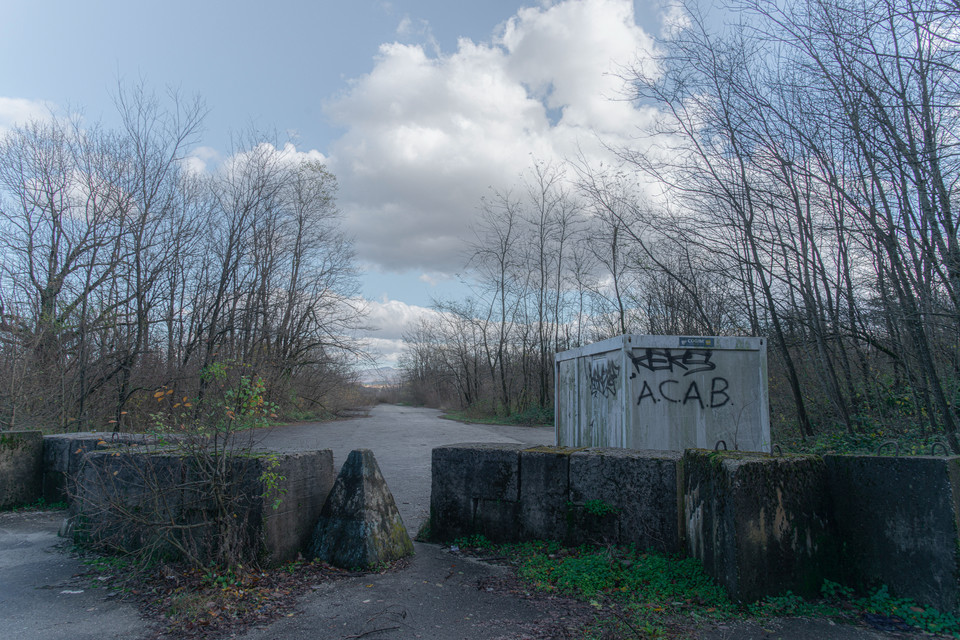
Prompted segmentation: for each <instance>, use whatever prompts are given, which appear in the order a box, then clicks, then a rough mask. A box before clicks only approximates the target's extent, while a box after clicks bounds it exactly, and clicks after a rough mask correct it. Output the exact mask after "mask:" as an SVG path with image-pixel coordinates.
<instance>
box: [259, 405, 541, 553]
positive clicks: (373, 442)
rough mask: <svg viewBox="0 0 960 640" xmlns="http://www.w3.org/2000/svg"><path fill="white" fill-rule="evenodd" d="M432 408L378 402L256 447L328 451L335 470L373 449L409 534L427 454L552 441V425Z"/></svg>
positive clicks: (422, 511)
mask: <svg viewBox="0 0 960 640" xmlns="http://www.w3.org/2000/svg"><path fill="white" fill-rule="evenodd" d="M441 415H442V414H441V412H440V411H437V410H435V409H420V408H414V407H401V406H396V405H386V404H381V405H377V406H376V407H374V408H373V409H372V410H371V411H370V414H369V416H368V417H366V418H356V419H351V420H339V421H335V422H321V423H304V424H297V425H289V426H285V427H279V428H273V429H268V430H265V431H263V432H261V433H259V434H257V442H258V446H260V447H263V448H265V449H270V450H273V451H281V452H292V451H313V450H316V449H332V450H333V463H334V468H335V469H337V470H339V469H340V465H342V464H343V462H344V461H345V460H346V459H347V455H348V454H349V453H350V452H351V451H352V450H354V449H370V450H371V451H373V455H374V457H375V458H376V459H377V464H378V465H379V466H380V471H381V472H382V473H383V477H384V479H385V480H386V481H387V486H388V487H390V491H391V492H392V493H393V497H394V500H395V501H396V503H397V507H398V508H399V509H400V516H401V517H402V518H403V523H404V524H405V525H406V527H407V531H409V532H410V535H411V536H413V535H415V534H416V532H417V530H418V529H419V527H420V525H421V524H422V523H423V522H424V521H425V520H426V519H427V517H428V516H429V514H430V452H431V450H432V449H433V448H434V447H438V446H441V445H445V444H457V443H464V442H513V443H516V442H519V443H523V444H529V445H539V444H553V442H554V431H553V427H512V426H500V425H487V424H464V423H462V422H455V421H453V420H443V419H441V418H440V416H441Z"/></svg>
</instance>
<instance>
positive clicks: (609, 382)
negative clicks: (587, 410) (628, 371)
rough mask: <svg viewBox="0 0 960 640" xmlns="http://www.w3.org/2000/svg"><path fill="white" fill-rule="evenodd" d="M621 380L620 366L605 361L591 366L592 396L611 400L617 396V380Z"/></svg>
mask: <svg viewBox="0 0 960 640" xmlns="http://www.w3.org/2000/svg"><path fill="white" fill-rule="evenodd" d="M619 378H620V365H619V364H617V363H616V362H610V361H609V360H604V361H602V362H594V363H593V364H592V365H591V366H590V395H592V396H594V397H596V396H603V397H604V398H609V397H610V396H614V397H616V395H617V380H618V379H619Z"/></svg>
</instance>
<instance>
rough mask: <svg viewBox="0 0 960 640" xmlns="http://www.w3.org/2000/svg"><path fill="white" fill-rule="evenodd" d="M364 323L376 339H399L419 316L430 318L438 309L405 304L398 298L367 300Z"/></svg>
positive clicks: (434, 315) (437, 312) (435, 314)
mask: <svg viewBox="0 0 960 640" xmlns="http://www.w3.org/2000/svg"><path fill="white" fill-rule="evenodd" d="M366 305H367V312H368V313H367V318H366V323H365V324H366V325H367V326H369V327H370V328H372V329H374V331H373V332H372V334H371V335H372V336H374V337H376V338H378V339H389V340H399V339H400V338H401V337H402V336H403V334H404V332H406V331H408V330H409V329H411V328H412V327H413V326H414V325H415V324H416V323H417V322H418V321H419V320H420V319H421V318H432V317H436V316H438V315H439V313H440V312H439V311H435V310H433V309H429V308H427V307H420V306H417V305H413V304H407V303H406V302H401V301H400V300H382V301H367V302H366Z"/></svg>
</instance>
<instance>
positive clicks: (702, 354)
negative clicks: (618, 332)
mask: <svg viewBox="0 0 960 640" xmlns="http://www.w3.org/2000/svg"><path fill="white" fill-rule="evenodd" d="M634 353H636V352H634ZM712 357H713V350H711V349H643V350H642V351H641V355H639V356H637V355H632V356H630V359H631V360H633V368H634V369H636V371H634V372H633V373H632V374H630V379H631V380H633V379H634V378H636V377H637V374H638V373H641V371H640V369H641V368H643V369H646V370H648V371H669V372H670V373H675V372H677V371H683V372H684V373H683V375H685V376H688V375H690V374H691V373H700V372H701V371H713V370H714V369H716V368H717V363H716V362H711V361H710V358H712Z"/></svg>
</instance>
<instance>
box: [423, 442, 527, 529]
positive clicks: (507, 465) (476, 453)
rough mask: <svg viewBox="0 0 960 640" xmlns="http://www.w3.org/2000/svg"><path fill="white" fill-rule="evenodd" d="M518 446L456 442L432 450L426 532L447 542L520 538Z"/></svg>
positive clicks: (521, 446)
mask: <svg viewBox="0 0 960 640" xmlns="http://www.w3.org/2000/svg"><path fill="white" fill-rule="evenodd" d="M522 448H523V445H520V444H516V445H514V444H489V443H479V444H458V445H450V446H445V447H437V448H435V449H434V450H433V452H432V462H431V492H430V527H431V528H430V532H431V537H433V538H434V539H435V540H441V541H448V540H453V539H455V538H459V537H462V536H467V535H472V534H481V535H484V536H486V537H487V538H489V539H490V540H493V541H495V542H504V541H510V540H516V539H517V538H518V536H519V524H518V515H519V500H520V450H521V449H522Z"/></svg>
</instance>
